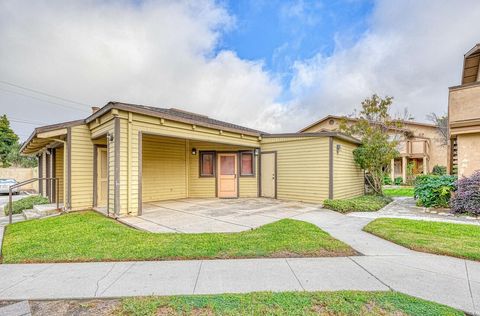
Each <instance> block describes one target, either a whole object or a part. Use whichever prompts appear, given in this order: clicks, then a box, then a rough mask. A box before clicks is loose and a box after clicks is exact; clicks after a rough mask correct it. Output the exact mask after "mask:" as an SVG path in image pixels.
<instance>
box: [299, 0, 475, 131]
mask: <svg viewBox="0 0 480 316" xmlns="http://www.w3.org/2000/svg"><path fill="white" fill-rule="evenodd" d="M479 16H480V2H478V1H475V0H473V1H395V2H392V1H388V0H380V1H378V2H377V3H376V6H375V9H374V12H373V15H372V16H371V18H370V21H369V22H370V24H369V30H368V32H367V33H366V34H364V35H363V36H362V38H361V39H360V40H359V41H357V42H356V43H354V44H353V45H350V46H347V47H344V45H342V41H341V33H340V34H339V36H338V38H339V39H340V40H339V43H338V45H337V48H336V50H335V52H334V54H333V55H332V56H323V55H321V54H318V55H316V56H315V57H313V58H312V59H310V60H305V61H297V62H296V63H295V64H294V70H295V76H294V78H293V80H292V82H291V86H290V88H291V90H292V93H294V95H295V96H296V100H295V101H294V103H295V104H298V107H303V113H304V115H309V116H310V117H312V118H311V119H310V121H313V120H315V119H314V118H313V117H321V116H323V115H326V114H331V113H337V114H349V113H351V112H352V111H353V109H354V108H356V107H358V105H359V104H360V101H361V100H363V99H364V98H365V97H367V96H369V95H370V94H372V93H374V92H377V93H379V94H380V95H393V96H394V97H395V101H394V103H395V104H396V110H397V111H401V110H402V109H403V108H405V107H407V108H408V109H409V111H410V112H411V113H412V114H413V115H414V116H415V118H416V119H418V120H425V115H426V114H427V113H430V112H433V111H434V112H437V113H439V114H442V113H444V112H446V111H447V101H448V100H447V96H448V89H447V88H448V87H449V86H452V85H457V84H460V76H461V66H462V62H463V60H462V58H463V54H464V53H465V52H466V51H467V50H468V49H470V48H471V47H473V46H474V45H475V44H476V43H477V42H479V41H480V38H479V37H478V35H479V33H478V28H477V27H476V25H477V24H478V17H479ZM305 120H307V119H306V118H305ZM300 121H302V120H300ZM297 127H301V124H299V125H298V126H297Z"/></svg>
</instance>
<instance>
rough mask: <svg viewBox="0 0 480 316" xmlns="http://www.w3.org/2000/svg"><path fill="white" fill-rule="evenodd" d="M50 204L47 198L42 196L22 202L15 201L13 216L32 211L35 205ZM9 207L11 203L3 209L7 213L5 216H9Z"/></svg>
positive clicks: (24, 199) (27, 198)
mask: <svg viewBox="0 0 480 316" xmlns="http://www.w3.org/2000/svg"><path fill="white" fill-rule="evenodd" d="M48 203H50V201H49V200H48V199H47V198H46V197H43V196H40V195H31V196H28V197H26V198H23V199H21V200H18V201H13V207H12V214H20V213H21V212H22V211H23V210H28V209H31V208H32V207H33V206H34V205H39V204H48ZM9 205H10V203H7V204H6V205H5V206H4V207H3V211H4V212H5V215H8V207H9Z"/></svg>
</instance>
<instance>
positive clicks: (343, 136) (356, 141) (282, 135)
mask: <svg viewBox="0 0 480 316" xmlns="http://www.w3.org/2000/svg"><path fill="white" fill-rule="evenodd" d="M262 137H263V138H288V137H335V138H339V139H342V140H345V141H348V142H351V143H354V144H361V141H360V140H359V139H357V138H355V137H353V136H350V135H347V134H345V133H341V132H336V131H325V132H316V133H301V132H298V133H280V134H266V135H263V136H262Z"/></svg>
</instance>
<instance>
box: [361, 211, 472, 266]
mask: <svg viewBox="0 0 480 316" xmlns="http://www.w3.org/2000/svg"><path fill="white" fill-rule="evenodd" d="M364 230H365V231H366V232H369V233H372V234H374V235H376V236H379V237H381V238H384V239H387V240H390V241H392V242H394V243H397V244H399V245H402V246H404V247H407V248H410V249H413V250H418V251H423V252H429V253H434V254H440V255H447V256H452V257H458V258H465V259H471V260H477V261H480V226H475V225H466V224H452V223H440V222H428V221H416V220H409V219H394V218H379V219H376V220H374V221H373V222H371V223H370V224H368V225H367V226H365V228H364Z"/></svg>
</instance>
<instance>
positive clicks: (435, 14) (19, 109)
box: [0, 0, 480, 138]
mask: <svg viewBox="0 0 480 316" xmlns="http://www.w3.org/2000/svg"><path fill="white" fill-rule="evenodd" d="M134 3H135V2H133V1H127V0H124V1H94V0H89V1H62V0H52V1H47V0H43V1H41V0H39V1H27V0H4V1H1V2H0V80H7V81H10V82H15V83H19V84H22V85H25V86H28V87H31V88H36V89H38V90H42V91H48V92H51V93H53V94H56V95H60V96H64V97H67V98H70V99H74V100H78V101H80V102H83V103H87V104H91V105H103V104H105V103H106V102H107V101H109V100H116V101H125V102H131V103H140V104H148V105H155V106H159V107H178V108H183V109H186V110H190V111H194V112H198V113H204V114H208V115H210V116H212V117H215V118H218V119H224V120H228V121H232V122H235V123H238V124H243V125H246V126H251V127H256V128H259V129H262V130H265V131H283V132H286V131H293V130H297V129H299V128H301V127H302V126H305V125H306V124H308V123H310V122H312V121H314V120H316V119H318V118H319V117H321V116H323V115H326V114H347V113H351V112H352V111H353V109H354V108H355V107H357V106H358V104H359V103H360V101H361V100H362V99H363V98H365V97H366V96H368V95H370V94H371V93H373V92H377V93H379V94H381V95H393V96H394V97H395V103H396V104H397V107H398V109H399V110H400V109H401V108H403V107H408V108H409V109H410V111H411V112H412V113H413V114H414V116H415V117H416V118H417V119H420V120H423V119H424V118H425V114H426V113H429V112H431V111H436V112H437V113H442V112H445V111H446V109H447V95H448V90H447V87H448V86H451V85H456V84H459V80H460V75H461V65H462V56H463V54H464V53H465V52H466V51H467V50H468V49H469V48H471V47H472V46H473V45H474V44H475V43H476V42H478V41H480V38H479V37H478V28H477V27H476V26H477V25H478V17H479V16H480V2H478V1H477V0H471V1H470V0H464V1H453V0H452V1H447V0H444V1H434V0H430V1H411V0H405V1H394V2H392V1H388V0H379V1H378V2H377V3H376V5H375V8H374V11H373V13H372V15H371V16H370V17H369V28H368V31H367V32H366V33H365V34H363V35H362V36H361V37H360V39H359V40H358V41H356V42H354V43H352V40H351V39H352V37H351V33H350V31H351V30H346V32H345V33H342V30H339V33H338V34H337V35H336V43H337V44H336V48H335V50H334V53H333V54H332V55H330V56H324V55H321V54H318V55H316V56H314V57H313V58H311V59H309V60H297V61H295V62H293V64H292V70H293V72H294V76H293V79H292V81H291V82H290V85H289V86H288V87H286V88H285V87H282V85H281V83H280V82H279V80H278V79H277V76H281V75H282V74H272V73H269V72H268V71H266V70H265V67H264V65H263V62H262V61H261V60H257V61H248V60H244V59H241V58H239V57H238V56H237V55H236V53H235V52H233V51H217V50H218V44H219V42H220V41H221V39H222V37H223V36H225V33H226V32H228V31H230V30H231V29H232V28H234V27H235V24H236V21H235V17H233V16H231V15H230V14H229V12H227V11H226V9H225V8H224V7H223V6H222V5H221V3H220V4H219V3H218V2H215V1H214V0H202V1H174V0H171V1H153V0H152V1H146V2H142V4H134ZM297 4H299V5H297V6H294V8H296V11H295V10H293V11H292V12H289V13H288V12H287V13H288V14H290V15H295V16H298V14H300V13H301V14H306V13H308V12H306V11H305V7H304V6H303V5H301V4H303V2H302V1H299V2H297ZM287 13H285V12H284V14H287ZM314 18H316V17H314ZM299 32H301V30H299ZM299 34H300V33H299ZM288 44H291V43H288ZM0 88H1V89H3V90H5V88H8V89H9V90H15V91H20V90H18V89H14V88H12V87H5V86H3V85H0ZM1 89H0V112H7V113H8V114H9V115H10V116H12V117H16V118H22V119H27V120H36V121H43V122H47V123H54V122H58V121H65V120H69V119H76V118H80V117H84V116H86V115H87V114H88V112H89V109H88V108H87V107H85V109H84V112H83V113H82V112H79V111H75V110H68V109H64V108H60V107H58V106H55V105H51V104H48V103H43V102H40V101H38V100H32V99H28V98H23V97H19V96H16V95H13V94H10V93H6V92H5V91H3V90H1ZM287 95H288V96H291V99H290V101H288V102H279V100H280V99H284V98H285V96H287ZM14 127H15V129H16V131H18V132H19V133H20V134H21V136H22V137H23V138H25V136H26V134H28V133H29V132H30V131H31V130H32V128H33V126H29V125H23V124H19V123H14Z"/></svg>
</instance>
